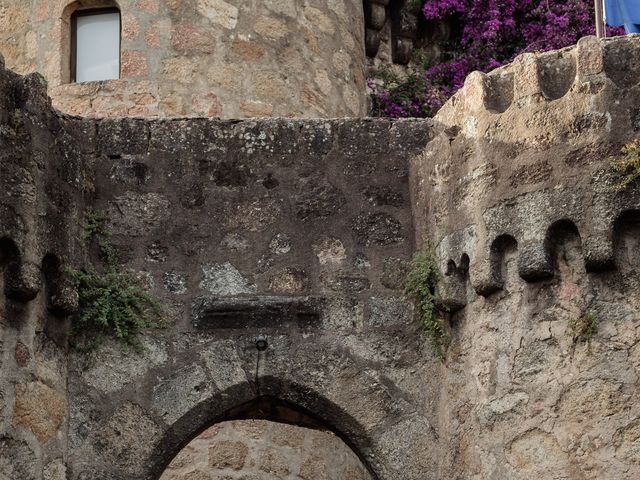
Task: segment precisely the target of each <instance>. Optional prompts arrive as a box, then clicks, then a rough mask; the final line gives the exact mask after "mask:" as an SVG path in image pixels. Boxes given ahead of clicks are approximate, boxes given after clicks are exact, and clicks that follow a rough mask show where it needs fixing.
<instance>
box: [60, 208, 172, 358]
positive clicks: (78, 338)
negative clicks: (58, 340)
mask: <svg viewBox="0 0 640 480" xmlns="http://www.w3.org/2000/svg"><path fill="white" fill-rule="evenodd" d="M84 220H85V221H84V225H83V227H84V231H83V237H82V245H83V246H84V247H85V248H89V247H91V246H92V245H93V244H94V242H95V244H97V246H98V251H99V254H100V259H101V262H102V265H100V266H99V268H96V266H94V265H93V264H92V263H91V261H90V260H89V262H88V263H89V265H88V267H87V268H86V269H84V270H82V271H79V270H69V272H68V274H69V276H70V277H71V278H72V279H73V280H74V281H75V283H76V284H77V286H78V295H79V303H80V313H79V314H78V316H77V317H76V318H74V319H73V321H72V327H71V332H70V343H71V345H72V346H73V347H75V348H76V349H79V350H82V351H89V350H92V349H93V348H95V347H96V346H98V345H99V344H100V343H101V342H102V341H103V340H104V338H105V337H113V338H115V339H116V340H118V341H119V342H120V343H122V344H124V345H126V346H129V347H133V348H134V349H136V350H140V348H141V344H140V341H139V340H138V334H139V332H140V331H141V330H142V329H145V328H160V327H163V326H164V318H163V309H162V305H161V304H160V303H159V302H158V301H157V300H156V299H155V298H153V297H152V296H151V295H150V294H149V293H148V291H147V289H146V287H145V285H144V284H143V282H142V280H140V279H139V278H136V277H135V276H134V275H133V274H132V273H131V272H129V271H127V270H123V268H122V266H121V265H118V260H117V254H116V250H115V248H114V247H113V245H112V244H111V242H110V237H111V232H110V231H109V228H108V223H109V216H108V215H107V214H106V213H105V212H102V211H100V210H87V211H86V212H85V216H84ZM90 257H91V256H90V255H87V258H89V259H90Z"/></svg>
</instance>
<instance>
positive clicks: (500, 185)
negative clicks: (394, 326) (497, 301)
mask: <svg viewBox="0 0 640 480" xmlns="http://www.w3.org/2000/svg"><path fill="white" fill-rule="evenodd" d="M639 81H640V36H636V35H630V36H627V37H620V38H612V39H604V40H597V39H595V38H594V37H587V38H583V39H581V40H580V41H579V43H578V44H577V45H576V46H573V47H569V48H565V49H562V50H558V51H552V52H547V53H541V54H533V53H529V54H524V55H520V56H519V57H517V58H516V59H515V61H514V62H513V63H511V64H509V65H506V66H504V67H501V68H499V69H497V70H494V71H493V72H490V73H488V74H482V73H479V72H475V73H473V74H471V75H470V76H469V77H468V78H467V81H466V82H465V86H464V87H463V88H462V89H461V90H460V91H459V92H458V93H457V94H456V95H454V96H453V97H452V98H451V99H450V100H449V102H447V104H445V106H444V107H443V108H442V109H441V110H440V112H439V113H438V114H437V115H436V117H435V118H434V120H435V123H436V125H437V126H438V127H439V128H440V134H439V135H438V136H437V137H436V138H435V139H434V140H433V141H432V142H430V143H429V144H428V145H427V148H426V149H425V151H424V153H423V154H422V155H421V156H420V157H418V158H417V159H416V160H415V161H414V163H413V169H412V171H413V175H414V179H413V188H414V189H415V197H416V203H415V204H414V208H415V213H414V215H415V224H416V229H417V230H416V233H417V238H422V239H425V237H427V236H428V237H429V238H431V239H432V241H435V242H436V243H437V244H438V253H439V256H440V260H441V264H442V265H441V267H442V271H443V272H448V273H449V275H447V276H446V279H447V283H448V285H446V286H445V288H444V290H446V291H447V292H450V293H448V294H447V295H448V296H449V297H450V298H445V302H446V303H448V304H450V305H453V306H456V307H461V306H463V305H464V303H465V302H464V296H465V293H464V290H465V287H464V286H463V285H458V284H456V282H457V283H460V282H465V281H466V280H464V278H466V277H465V275H466V274H467V273H468V276H469V278H470V280H471V285H472V286H473V288H474V289H475V291H476V293H478V294H481V295H489V294H491V293H492V292H495V291H496V290H499V289H500V288H501V287H502V284H503V279H502V278H501V276H502V274H501V272H500V264H501V258H502V255H503V254H504V245H506V244H509V245H517V249H518V271H519V274H520V276H521V277H522V278H523V279H524V280H526V281H538V280H542V279H547V278H550V277H551V276H553V274H554V267H553V265H552V263H553V262H552V252H551V248H552V246H551V242H550V236H553V232H555V231H556V230H557V229H558V228H559V225H564V226H567V225H573V226H575V228H576V229H577V231H578V232H579V235H580V237H581V241H582V248H583V255H584V261H585V267H586V269H587V271H592V272H597V271H602V270H609V269H612V268H615V258H614V257H615V252H614V245H615V241H616V238H615V237H616V235H615V233H614V231H615V230H616V229H617V228H618V226H619V225H620V222H624V221H625V219H629V218H632V217H633V215H632V214H631V213H630V212H635V211H637V210H639V209H640V195H639V194H638V192H637V191H636V189H635V188H634V186H633V185H632V186H630V187H629V188H626V189H623V190H619V189H616V187H615V186H616V183H619V181H620V175H619V174H616V173H615V172H614V171H613V168H612V167H611V158H613V157H615V156H616V155H620V149H621V147H622V146H623V145H625V144H627V143H629V142H630V141H632V140H634V139H635V138H637V136H638V131H639V130H640V86H639ZM572 228H573V227H572ZM467 263H468V272H466V271H458V270H460V268H462V270H464V269H465V267H464V265H465V264H467ZM460 265H463V267H460ZM452 272H454V273H456V272H457V274H455V275H454V274H452Z"/></svg>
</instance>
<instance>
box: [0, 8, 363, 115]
mask: <svg viewBox="0 0 640 480" xmlns="http://www.w3.org/2000/svg"><path fill="white" fill-rule="evenodd" d="M105 8H115V9H117V10H118V11H119V12H120V18H121V31H120V74H119V79H117V80H106V81H93V82H82V83H74V82H72V81H71V80H72V69H73V65H72V63H73V50H74V49H73V48H72V44H73V41H72V40H73V35H74V22H73V19H74V16H75V15H77V14H78V13H82V12H87V11H90V10H91V11H96V10H99V9H105ZM364 31H365V28H364V14H363V3H362V0H328V1H327V0H304V1H299V0H249V1H246V0H118V1H116V0H74V1H71V0H55V1H51V0H36V1H34V2H26V1H24V0H3V1H2V2H0V52H1V53H2V54H3V55H4V57H5V60H6V64H7V67H8V68H11V69H13V70H15V71H16V72H18V73H22V74H26V73H31V72H35V71H37V72H40V73H42V74H43V75H44V76H45V78H46V79H47V81H48V92H49V95H50V96H51V98H52V100H53V104H54V107H56V108H58V109H59V110H61V111H63V112H65V113H70V114H74V115H84V116H134V117H176V116H212V117H224V118H245V117H265V116H282V117H347V116H362V115H364V114H365V113H366V94H365V85H364V83H365V75H366V72H365V68H366V57H365V46H364V45H365V42H364Z"/></svg>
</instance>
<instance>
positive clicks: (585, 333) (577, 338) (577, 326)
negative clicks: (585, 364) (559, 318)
mask: <svg viewBox="0 0 640 480" xmlns="http://www.w3.org/2000/svg"><path fill="white" fill-rule="evenodd" d="M569 329H570V331H571V336H572V338H573V343H574V344H575V343H586V344H587V346H588V347H587V348H588V350H587V351H588V352H591V339H592V338H593V337H594V335H595V334H596V332H597V331H598V319H597V317H596V316H595V315H594V314H593V313H592V312H586V313H583V314H582V315H580V316H579V317H577V318H574V319H573V320H571V321H570V322H569Z"/></svg>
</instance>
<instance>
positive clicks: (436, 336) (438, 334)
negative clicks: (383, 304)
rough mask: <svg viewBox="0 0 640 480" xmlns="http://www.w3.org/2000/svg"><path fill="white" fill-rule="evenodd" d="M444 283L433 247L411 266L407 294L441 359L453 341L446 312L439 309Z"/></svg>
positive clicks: (419, 254)
mask: <svg viewBox="0 0 640 480" xmlns="http://www.w3.org/2000/svg"><path fill="white" fill-rule="evenodd" d="M441 279H442V276H441V274H440V269H439V268H438V263H437V258H436V252H435V249H434V248H433V246H432V245H430V244H429V245H427V246H426V247H425V248H424V249H423V250H422V251H421V252H418V253H416V254H415V255H414V257H413V259H412V260H411V262H410V263H409V271H408V273H407V278H406V281H405V285H404V292H405V295H406V296H407V297H409V298H411V299H412V300H413V301H414V302H415V305H416V308H417V309H418V314H419V315H420V320H421V321H422V325H423V327H424V329H425V330H426V332H427V333H428V334H429V337H430V338H431V342H432V344H433V346H434V348H435V350H436V352H437V353H438V355H439V356H440V358H444V353H445V349H446V347H447V345H448V344H449V340H450V338H449V333H448V332H447V329H446V326H445V323H444V318H443V315H442V312H441V311H440V310H439V309H438V308H437V306H436V302H437V297H436V287H437V286H438V283H439V282H440V280H441Z"/></svg>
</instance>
